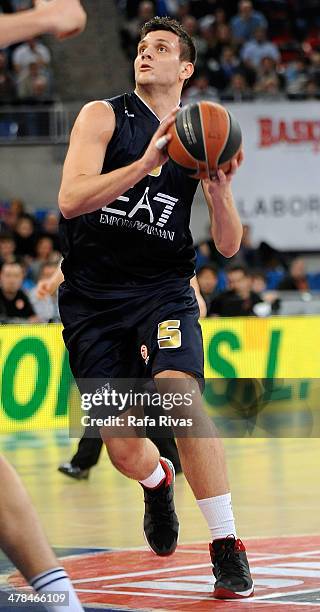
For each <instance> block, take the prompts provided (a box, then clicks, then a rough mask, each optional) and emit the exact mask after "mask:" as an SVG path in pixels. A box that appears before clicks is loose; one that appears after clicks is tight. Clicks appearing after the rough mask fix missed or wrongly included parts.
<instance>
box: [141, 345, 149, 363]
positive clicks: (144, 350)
mask: <svg viewBox="0 0 320 612" xmlns="http://www.w3.org/2000/svg"><path fill="white" fill-rule="evenodd" d="M140 351H141V357H142V359H143V360H144V362H145V364H146V365H147V363H148V361H149V355H148V349H147V347H146V345H145V344H142V346H141V349H140Z"/></svg>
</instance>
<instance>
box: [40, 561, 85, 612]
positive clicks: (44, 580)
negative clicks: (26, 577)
mask: <svg viewBox="0 0 320 612" xmlns="http://www.w3.org/2000/svg"><path fill="white" fill-rule="evenodd" d="M30 585H31V586H32V587H33V588H34V590H35V591H37V593H50V592H51V593H52V594H56V593H57V594H58V593H62V592H64V593H67V594H68V598H69V605H66V603H64V604H63V602H61V604H62V605H59V603H51V604H50V605H48V606H46V605H45V604H43V605H44V607H45V608H46V610H48V612H66V610H68V611H69V612H83V607H82V605H81V603H80V601H79V599H78V597H77V595H76V592H75V590H74V588H73V586H72V584H71V582H70V579H69V577H68V574H67V573H66V571H65V570H64V568H63V567H56V568H53V569H50V570H48V571H47V572H43V573H42V574H38V575H37V576H35V577H34V578H32V580H30Z"/></svg>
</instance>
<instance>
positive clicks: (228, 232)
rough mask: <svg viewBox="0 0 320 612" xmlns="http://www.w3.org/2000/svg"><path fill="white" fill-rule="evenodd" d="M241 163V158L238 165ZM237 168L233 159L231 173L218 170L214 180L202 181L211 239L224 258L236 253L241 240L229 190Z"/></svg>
mask: <svg viewBox="0 0 320 612" xmlns="http://www.w3.org/2000/svg"><path fill="white" fill-rule="evenodd" d="M241 161H242V157H241V159H240V163H241ZM237 168H238V162H237V161H236V160H235V159H234V160H232V165H231V172H229V173H228V174H227V175H226V174H225V173H224V172H223V171H222V170H218V173H217V174H218V176H217V178H216V179H215V180H209V179H205V180H204V181H202V189H203V193H204V195H205V198H206V201H207V205H208V209H209V216H210V223H211V234H212V238H213V240H214V243H215V245H216V247H217V249H218V251H219V252H220V253H221V254H222V255H224V257H232V256H233V255H235V253H237V252H238V250H239V248H240V243H241V238H242V224H241V220H240V217H239V213H238V211H237V209H236V206H235V203H234V199H233V194H232V189H231V180H232V177H233V176H234V174H235V173H236V171H237Z"/></svg>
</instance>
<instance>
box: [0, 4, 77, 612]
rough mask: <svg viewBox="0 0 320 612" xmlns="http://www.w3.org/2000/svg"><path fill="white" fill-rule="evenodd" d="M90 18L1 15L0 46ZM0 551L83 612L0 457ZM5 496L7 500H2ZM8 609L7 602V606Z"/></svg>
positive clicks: (69, 9) (72, 31)
mask: <svg viewBox="0 0 320 612" xmlns="http://www.w3.org/2000/svg"><path fill="white" fill-rule="evenodd" d="M85 23H86V14H85V12H84V10H83V9H82V7H81V4H80V2H79V1H78V0H68V2H66V1H65V0H52V1H51V2H50V3H46V2H44V1H43V0H40V1H38V2H36V8H35V9H32V10H30V11H24V12H23V13H19V14H16V15H0V46H2V47H4V46H6V45H10V44H12V43H14V42H20V41H22V40H24V39H28V38H31V37H33V36H37V35H38V34H43V33H45V32H52V33H53V34H55V36H57V37H58V38H63V37H66V36H71V35H76V34H78V33H80V32H81V31H82V30H83V29H84V27H85ZM0 491H1V492H2V495H1V496H0V548H1V549H2V550H3V551H4V552H5V553H6V555H7V556H8V557H9V559H10V560H11V561H12V563H14V564H15V566H16V567H17V568H18V569H19V571H20V572H21V573H22V574H23V576H24V577H25V579H26V580H27V581H28V582H29V584H30V585H31V586H32V587H33V588H34V589H35V590H36V591H37V592H38V593H40V594H41V595H44V596H45V595H46V594H47V593H48V594H50V593H51V594H52V592H54V593H60V594H61V596H62V597H63V595H64V594H66V593H67V596H68V602H69V603H68V606H67V608H66V605H63V602H62V605H61V606H60V605H58V604H54V603H51V602H50V597H49V595H48V606H46V604H45V602H44V603H43V605H44V607H45V608H46V609H47V610H48V611H49V610H50V611H51V612H64V611H65V610H66V609H68V610H70V612H81V611H83V608H82V606H81V604H80V602H79V599H78V597H77V595H76V593H75V591H74V589H73V586H72V584H71V582H70V580H69V578H68V575H67V574H66V572H65V570H64V569H63V567H61V566H60V565H59V562H58V559H57V557H56V556H55V554H54V553H53V551H52V550H51V548H50V546H49V544H48V542H47V539H46V537H45V535H44V533H43V530H42V528H41V525H40V522H39V519H38V517H37V515H36V512H35V510H34V508H33V506H32V504H31V501H30V499H29V496H28V495H27V493H26V491H25V489H24V487H23V485H22V483H21V481H20V479H19V477H18V475H17V474H16V472H15V471H14V469H13V468H12V467H11V466H10V465H9V464H8V462H7V461H6V460H5V458H4V457H2V456H1V455H0ZM3 492H5V494H3ZM8 603H9V602H8Z"/></svg>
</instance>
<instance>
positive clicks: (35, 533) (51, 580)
mask: <svg viewBox="0 0 320 612" xmlns="http://www.w3.org/2000/svg"><path fill="white" fill-rule="evenodd" d="M0 491H1V492H2V493H1V496H0V548H1V549H2V550H3V551H4V552H5V553H6V555H7V556H8V557H9V559H10V560H11V561H12V563H14V565H15V566H16V567H17V568H18V570H19V571H20V572H21V574H23V576H24V577H25V579H26V580H27V581H28V582H29V584H30V585H31V586H32V587H33V588H34V589H35V590H36V591H37V592H38V593H39V594H40V595H43V596H44V597H46V595H47V596H48V606H46V605H45V602H44V603H43V605H44V606H45V608H46V609H47V610H48V611H50V610H51V612H64V611H65V610H70V611H71V612H80V611H81V610H83V608H82V606H81V604H80V602H79V600H78V597H77V595H76V593H75V591H74V589H73V586H72V584H71V582H70V580H69V578H68V575H67V574H66V572H65V570H64V568H63V567H61V565H60V564H59V561H58V559H57V557H56V556H55V554H54V553H53V551H52V550H51V548H50V546H49V544H48V542H47V539H46V537H45V535H44V533H43V530H42V527H41V525H40V522H39V519H38V517H37V515H36V512H35V510H34V508H33V506H32V504H31V501H30V498H29V496H28V495H27V493H26V491H25V489H24V487H23V486H22V483H21V481H20V479H19V477H18V475H17V474H16V472H15V471H14V469H13V468H12V467H11V466H10V465H9V463H8V462H7V461H6V460H5V458H4V457H2V456H1V455H0ZM4 492H5V493H4ZM50 592H51V594H52V593H58V594H60V595H61V597H62V598H63V596H64V594H66V593H67V594H68V601H69V605H68V606H67V605H66V602H67V600H66V599H65V600H64V602H65V604H64V605H63V600H61V605H58V604H53V603H51V604H50V599H49V593H50ZM9 603H10V602H9V601H8V604H9ZM35 608H36V606H35Z"/></svg>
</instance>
